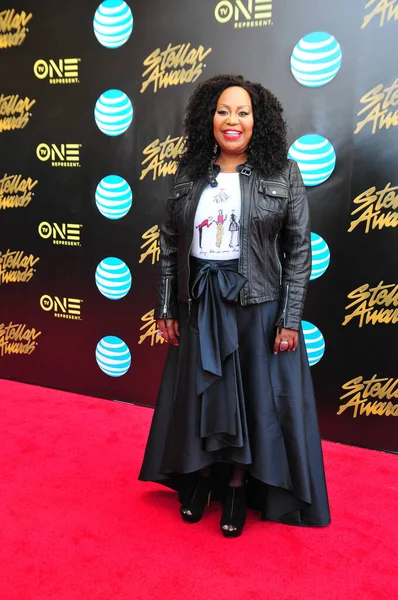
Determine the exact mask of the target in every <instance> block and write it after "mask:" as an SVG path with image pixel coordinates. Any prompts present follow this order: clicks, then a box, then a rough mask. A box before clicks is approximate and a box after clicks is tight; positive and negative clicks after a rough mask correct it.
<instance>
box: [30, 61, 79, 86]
mask: <svg viewBox="0 0 398 600" xmlns="http://www.w3.org/2000/svg"><path fill="white" fill-rule="evenodd" d="M80 61H81V58H60V59H58V60H53V59H52V58H51V59H50V60H44V59H43V58H40V59H39V60H37V61H36V62H35V64H34V65H33V73H34V74H35V75H36V77H37V79H47V78H48V80H49V82H50V83H63V84H65V83H80V82H79V63H80Z"/></svg>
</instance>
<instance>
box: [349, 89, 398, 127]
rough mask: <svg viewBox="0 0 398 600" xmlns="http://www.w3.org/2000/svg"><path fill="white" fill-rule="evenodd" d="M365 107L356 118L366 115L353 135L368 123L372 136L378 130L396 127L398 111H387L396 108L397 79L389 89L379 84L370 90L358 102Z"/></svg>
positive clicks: (397, 103)
mask: <svg viewBox="0 0 398 600" xmlns="http://www.w3.org/2000/svg"><path fill="white" fill-rule="evenodd" d="M360 102H361V104H366V106H365V107H364V108H363V109H362V110H360V111H359V113H358V117H359V116H361V115H363V114H364V113H367V114H366V116H365V118H364V119H362V121H358V123H357V127H356V129H355V131H354V133H355V134H356V133H359V132H360V131H361V129H363V128H364V127H365V125H367V124H368V123H369V124H371V125H372V134H374V133H376V131H378V130H379V129H390V127H397V126H398V109H396V110H389V109H391V108H395V107H396V106H398V79H396V80H395V81H394V83H393V84H392V85H390V87H386V88H385V87H383V84H382V83H380V84H379V85H376V87H374V88H372V89H371V90H370V91H369V92H367V93H366V94H365V95H364V96H362V98H361V100H360Z"/></svg>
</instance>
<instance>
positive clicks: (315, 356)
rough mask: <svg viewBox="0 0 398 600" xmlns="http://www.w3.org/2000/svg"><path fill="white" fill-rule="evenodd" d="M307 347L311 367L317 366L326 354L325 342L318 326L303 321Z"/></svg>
mask: <svg viewBox="0 0 398 600" xmlns="http://www.w3.org/2000/svg"><path fill="white" fill-rule="evenodd" d="M302 327H303V334H304V341H305V346H306V349H307V354H308V362H309V363H310V367H312V366H313V365H316V363H317V362H319V361H320V360H321V358H322V356H323V355H324V353H325V340H324V339H323V335H322V333H321V332H320V331H319V329H318V327H316V325H313V324H312V323H309V322H308V321H302Z"/></svg>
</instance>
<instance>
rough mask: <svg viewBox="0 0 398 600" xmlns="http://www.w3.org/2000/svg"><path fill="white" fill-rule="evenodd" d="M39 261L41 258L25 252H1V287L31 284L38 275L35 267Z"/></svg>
mask: <svg viewBox="0 0 398 600" xmlns="http://www.w3.org/2000/svg"><path fill="white" fill-rule="evenodd" d="M39 260H40V258H39V257H35V256H33V254H25V252H24V251H23V250H9V249H8V250H6V251H5V252H2V251H1V250H0V285H4V284H6V283H29V281H30V280H31V279H32V277H33V275H34V274H35V273H36V269H34V268H33V267H34V266H35V265H36V263H38V262H39Z"/></svg>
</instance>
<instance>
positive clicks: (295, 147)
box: [288, 133, 336, 186]
mask: <svg viewBox="0 0 398 600" xmlns="http://www.w3.org/2000/svg"><path fill="white" fill-rule="evenodd" d="M288 156H289V158H292V159H293V160H296V161H297V162H298V166H299V168H300V171H301V175H302V177H303V181H304V185H306V186H314V185H319V184H321V183H323V182H324V181H326V180H327V179H328V178H329V177H330V176H331V174H332V173H333V171H334V168H335V166H336V153H335V151H334V148H333V146H332V144H331V143H330V142H329V140H327V139H326V138H324V137H322V136H321V135H317V134H315V133H310V134H308V135H303V136H302V137H300V138H298V140H296V141H295V142H294V143H293V144H292V145H291V146H290V148H289V153H288Z"/></svg>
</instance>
